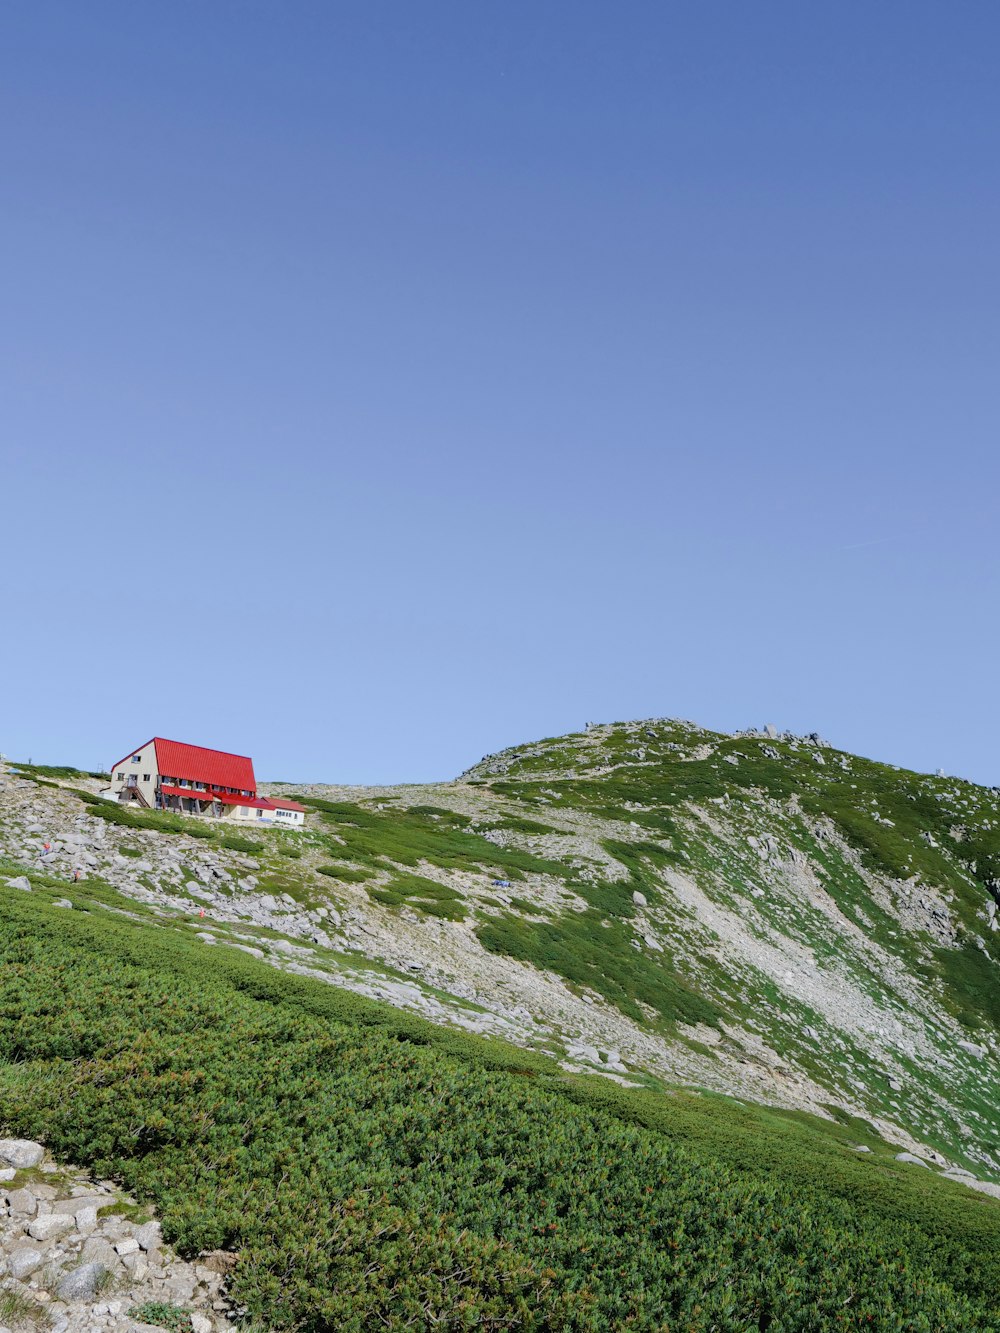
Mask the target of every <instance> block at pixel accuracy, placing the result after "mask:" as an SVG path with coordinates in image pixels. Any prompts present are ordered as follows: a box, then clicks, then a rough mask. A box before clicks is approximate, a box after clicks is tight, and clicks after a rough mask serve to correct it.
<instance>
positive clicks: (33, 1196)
mask: <svg viewBox="0 0 1000 1333" xmlns="http://www.w3.org/2000/svg"><path fill="white" fill-rule="evenodd" d="M231 1262H232V1258H231V1256H229V1255H227V1254H223V1253H222V1252H218V1253H215V1254H208V1255H202V1256H200V1257H199V1259H198V1261H197V1262H195V1263H187V1262H185V1261H184V1260H183V1259H179V1258H178V1257H177V1256H176V1255H175V1254H174V1253H173V1251H172V1250H171V1249H170V1248H169V1247H168V1246H166V1245H164V1243H163V1238H162V1236H161V1235H160V1226H159V1223H158V1222H157V1221H155V1219H153V1218H152V1217H151V1216H150V1215H149V1213H148V1210H139V1209H137V1208H136V1207H135V1203H134V1200H131V1199H130V1198H128V1196H127V1195H125V1194H123V1193H122V1192H121V1191H120V1190H119V1189H117V1188H116V1187H115V1186H114V1185H113V1184H111V1183H110V1182H109V1181H95V1180H93V1179H91V1178H90V1177H89V1176H88V1175H87V1174H86V1173H85V1172H83V1171H79V1170H75V1169H74V1168H72V1167H65V1166H59V1165H57V1164H56V1163H55V1162H53V1161H52V1160H51V1159H50V1158H49V1157H48V1156H47V1154H46V1152H45V1150H44V1148H43V1147H42V1145H41V1144H40V1143H33V1142H31V1141H30V1140H27V1139H0V1333H15V1331H16V1333H20V1330H22V1329H23V1330H39V1331H40V1330H49V1333H98V1331H99V1330H106V1333H153V1331H154V1330H157V1329H160V1330H162V1329H163V1328H164V1327H167V1326H169V1327H170V1328H174V1329H177V1330H182V1333H225V1331H226V1330H229V1329H233V1328H234V1327H235V1326H234V1324H233V1323H231V1322H230V1319H229V1304H228V1302H227V1301H226V1299H225V1296H224V1294H223V1281H224V1274H225V1273H226V1272H227V1271H228V1269H229V1267H230V1266H231ZM171 1317H172V1318H173V1322H171V1323H169V1325H168V1321H169V1320H170V1319H171ZM150 1318H152V1319H154V1320H156V1322H155V1323H149V1322H147V1321H148V1320H149V1319H150ZM185 1320H186V1322H185Z"/></svg>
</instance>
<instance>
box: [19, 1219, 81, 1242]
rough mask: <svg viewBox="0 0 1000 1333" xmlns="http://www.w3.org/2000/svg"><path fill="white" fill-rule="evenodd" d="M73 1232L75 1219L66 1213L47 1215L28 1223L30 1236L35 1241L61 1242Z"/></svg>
mask: <svg viewBox="0 0 1000 1333" xmlns="http://www.w3.org/2000/svg"><path fill="white" fill-rule="evenodd" d="M72 1230H73V1219H72V1217H67V1215H66V1214H65V1213H47V1214H46V1215H45V1217H36V1218H35V1220H34V1221H33V1222H29V1223H28V1235H29V1236H34V1238H35V1240H59V1238H60V1237H61V1236H68V1235H69V1233H70V1232H71V1231H72Z"/></svg>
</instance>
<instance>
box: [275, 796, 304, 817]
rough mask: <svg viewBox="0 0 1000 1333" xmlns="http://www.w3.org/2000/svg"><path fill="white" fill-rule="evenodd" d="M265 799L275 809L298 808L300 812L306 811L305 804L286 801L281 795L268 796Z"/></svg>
mask: <svg viewBox="0 0 1000 1333" xmlns="http://www.w3.org/2000/svg"><path fill="white" fill-rule="evenodd" d="M267 799H268V800H269V801H270V802H271V804H272V805H273V806H274V807H275V809H276V810H298V811H300V812H301V813H302V814H305V813H306V808H305V806H304V805H299V803H298V801H286V800H285V799H284V797H281V796H268V797H267Z"/></svg>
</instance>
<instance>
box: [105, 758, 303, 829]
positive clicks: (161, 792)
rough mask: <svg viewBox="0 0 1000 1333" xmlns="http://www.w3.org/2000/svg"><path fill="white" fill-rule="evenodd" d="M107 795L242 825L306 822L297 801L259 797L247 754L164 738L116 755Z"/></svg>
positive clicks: (289, 826) (300, 823)
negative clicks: (116, 758)
mask: <svg viewBox="0 0 1000 1333" xmlns="http://www.w3.org/2000/svg"><path fill="white" fill-rule="evenodd" d="M106 795H107V796H108V797H109V798H110V799H111V800H115V801H119V802H121V803H124V804H128V803H134V804H136V805H140V806H144V807H145V808H146V809H149V810H176V811H179V812H181V813H183V814H190V815H209V816H213V817H215V818H216V819H235V820H239V822H240V823H243V824H247V823H254V824H275V825H280V826H283V827H285V828H294V827H296V826H301V825H302V824H304V823H305V817H306V811H305V806H303V805H299V804H298V802H297V801H284V800H280V799H279V798H278V797H276V796H275V797H269V796H258V795H257V779H256V778H255V777H254V772H253V760H252V759H250V758H249V757H248V756H247V755H242V754H226V753H225V751H223V750H206V749H205V748H204V747H203V746H200V745H185V744H184V743H183V742H182V741H167V740H164V739H163V737H162V736H154V737H153V739H152V740H149V741H147V742H146V744H145V745H140V746H139V748H138V749H137V750H132V751H130V752H129V753H128V754H127V755H126V756H125V758H124V759H119V761H118V763H117V764H115V766H114V768H113V769H112V770H111V786H110V788H109V789H108V790H107V792H106Z"/></svg>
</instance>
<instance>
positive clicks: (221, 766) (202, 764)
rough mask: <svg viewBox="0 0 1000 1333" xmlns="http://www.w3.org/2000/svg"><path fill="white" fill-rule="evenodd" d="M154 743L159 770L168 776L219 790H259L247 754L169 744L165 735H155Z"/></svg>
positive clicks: (176, 743)
mask: <svg viewBox="0 0 1000 1333" xmlns="http://www.w3.org/2000/svg"><path fill="white" fill-rule="evenodd" d="M153 741H154V744H155V745H156V767H157V769H158V771H159V772H160V773H161V774H164V773H165V774H166V775H167V777H170V778H187V780H188V781H189V782H206V783H212V784H214V785H216V786H218V787H235V788H236V790H237V791H250V792H256V790H257V779H256V778H255V777H254V775H253V760H252V759H250V758H248V756H247V755H243V754H226V752H225V751H224V750H206V749H204V748H203V747H202V746H200V745H185V744H184V743H183V742H182V741H166V740H164V739H163V737H162V736H154V737H153Z"/></svg>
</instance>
